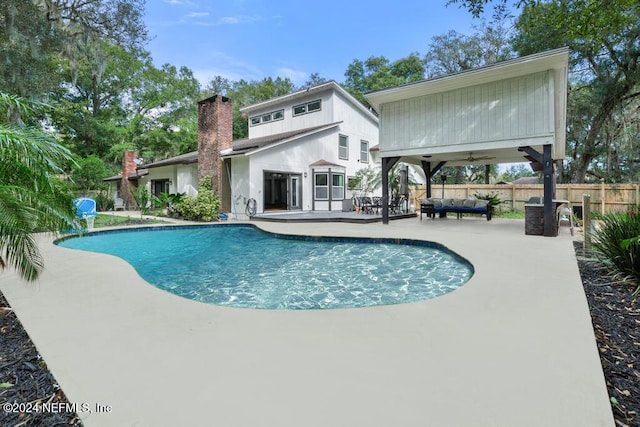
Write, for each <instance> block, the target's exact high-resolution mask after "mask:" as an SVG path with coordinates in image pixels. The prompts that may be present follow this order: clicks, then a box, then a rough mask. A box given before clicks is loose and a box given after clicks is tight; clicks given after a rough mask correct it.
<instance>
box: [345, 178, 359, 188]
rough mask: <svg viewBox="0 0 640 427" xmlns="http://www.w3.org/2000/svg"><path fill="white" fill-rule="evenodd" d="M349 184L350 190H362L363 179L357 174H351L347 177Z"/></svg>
mask: <svg viewBox="0 0 640 427" xmlns="http://www.w3.org/2000/svg"><path fill="white" fill-rule="evenodd" d="M347 186H348V187H349V190H362V179H360V178H358V177H356V176H350V177H348V178H347Z"/></svg>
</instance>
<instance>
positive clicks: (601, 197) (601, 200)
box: [600, 178, 606, 215]
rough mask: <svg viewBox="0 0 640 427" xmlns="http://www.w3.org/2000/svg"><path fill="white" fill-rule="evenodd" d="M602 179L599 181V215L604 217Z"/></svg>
mask: <svg viewBox="0 0 640 427" xmlns="http://www.w3.org/2000/svg"><path fill="white" fill-rule="evenodd" d="M604 197H605V196H604V178H602V179H601V180H600V213H601V214H602V215H604V205H605V203H606V201H605V199H604Z"/></svg>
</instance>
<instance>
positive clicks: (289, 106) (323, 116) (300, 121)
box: [249, 91, 336, 138]
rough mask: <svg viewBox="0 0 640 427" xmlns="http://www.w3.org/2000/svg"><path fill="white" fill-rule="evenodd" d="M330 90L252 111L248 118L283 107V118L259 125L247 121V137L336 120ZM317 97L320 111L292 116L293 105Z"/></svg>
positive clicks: (256, 136)
mask: <svg viewBox="0 0 640 427" xmlns="http://www.w3.org/2000/svg"><path fill="white" fill-rule="evenodd" d="M332 98H333V96H332V92H330V91H328V92H323V93H320V94H317V93H316V94H312V95H311V96H310V97H309V98H304V99H302V100H301V99H297V100H294V101H290V102H287V103H283V104H281V105H278V106H275V107H274V106H271V107H268V108H264V109H261V110H258V111H256V112H253V113H252V114H251V115H250V116H249V120H250V119H251V117H254V116H259V115H261V114H266V113H269V112H272V111H277V110H281V109H284V119H283V120H276V121H274V122H268V123H261V124H259V125H255V126H251V121H249V138H258V137H261V136H265V135H273V134H278V133H283V132H289V131H292V130H297V129H305V128H309V127H313V126H319V125H323V124H328V123H332V122H334V121H336V120H334V119H333V117H334V113H333V105H332V104H333V102H332ZM317 99H320V100H321V106H320V111H314V112H311V113H306V114H302V115H299V116H295V117H294V116H293V107H294V106H296V105H300V104H304V103H306V102H310V101H315V100H317Z"/></svg>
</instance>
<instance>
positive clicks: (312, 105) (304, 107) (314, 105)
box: [293, 99, 321, 116]
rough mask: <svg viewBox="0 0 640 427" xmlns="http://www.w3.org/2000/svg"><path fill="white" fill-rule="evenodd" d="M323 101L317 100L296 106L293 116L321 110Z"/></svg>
mask: <svg viewBox="0 0 640 427" xmlns="http://www.w3.org/2000/svg"><path fill="white" fill-rule="evenodd" d="M320 107H321V100H319V99H316V100H315V101H311V102H307V103H305V104H300V105H295V106H294V107H293V115H294V116H301V115H303V114H307V113H313V112H315V111H320V110H321V108H320Z"/></svg>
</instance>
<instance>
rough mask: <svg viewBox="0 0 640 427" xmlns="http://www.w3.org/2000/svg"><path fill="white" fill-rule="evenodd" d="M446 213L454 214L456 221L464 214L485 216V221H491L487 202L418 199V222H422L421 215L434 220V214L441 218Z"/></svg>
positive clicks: (476, 200)
mask: <svg viewBox="0 0 640 427" xmlns="http://www.w3.org/2000/svg"><path fill="white" fill-rule="evenodd" d="M447 212H452V213H455V214H456V215H457V218H458V219H460V218H462V214H465V213H470V214H480V215H486V217H487V221H491V206H490V205H489V201H488V200H480V199H433V198H430V199H420V220H422V214H427V216H429V217H432V218H434V217H435V214H436V213H438V214H441V215H440V216H441V217H442V216H446V213H447Z"/></svg>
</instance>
